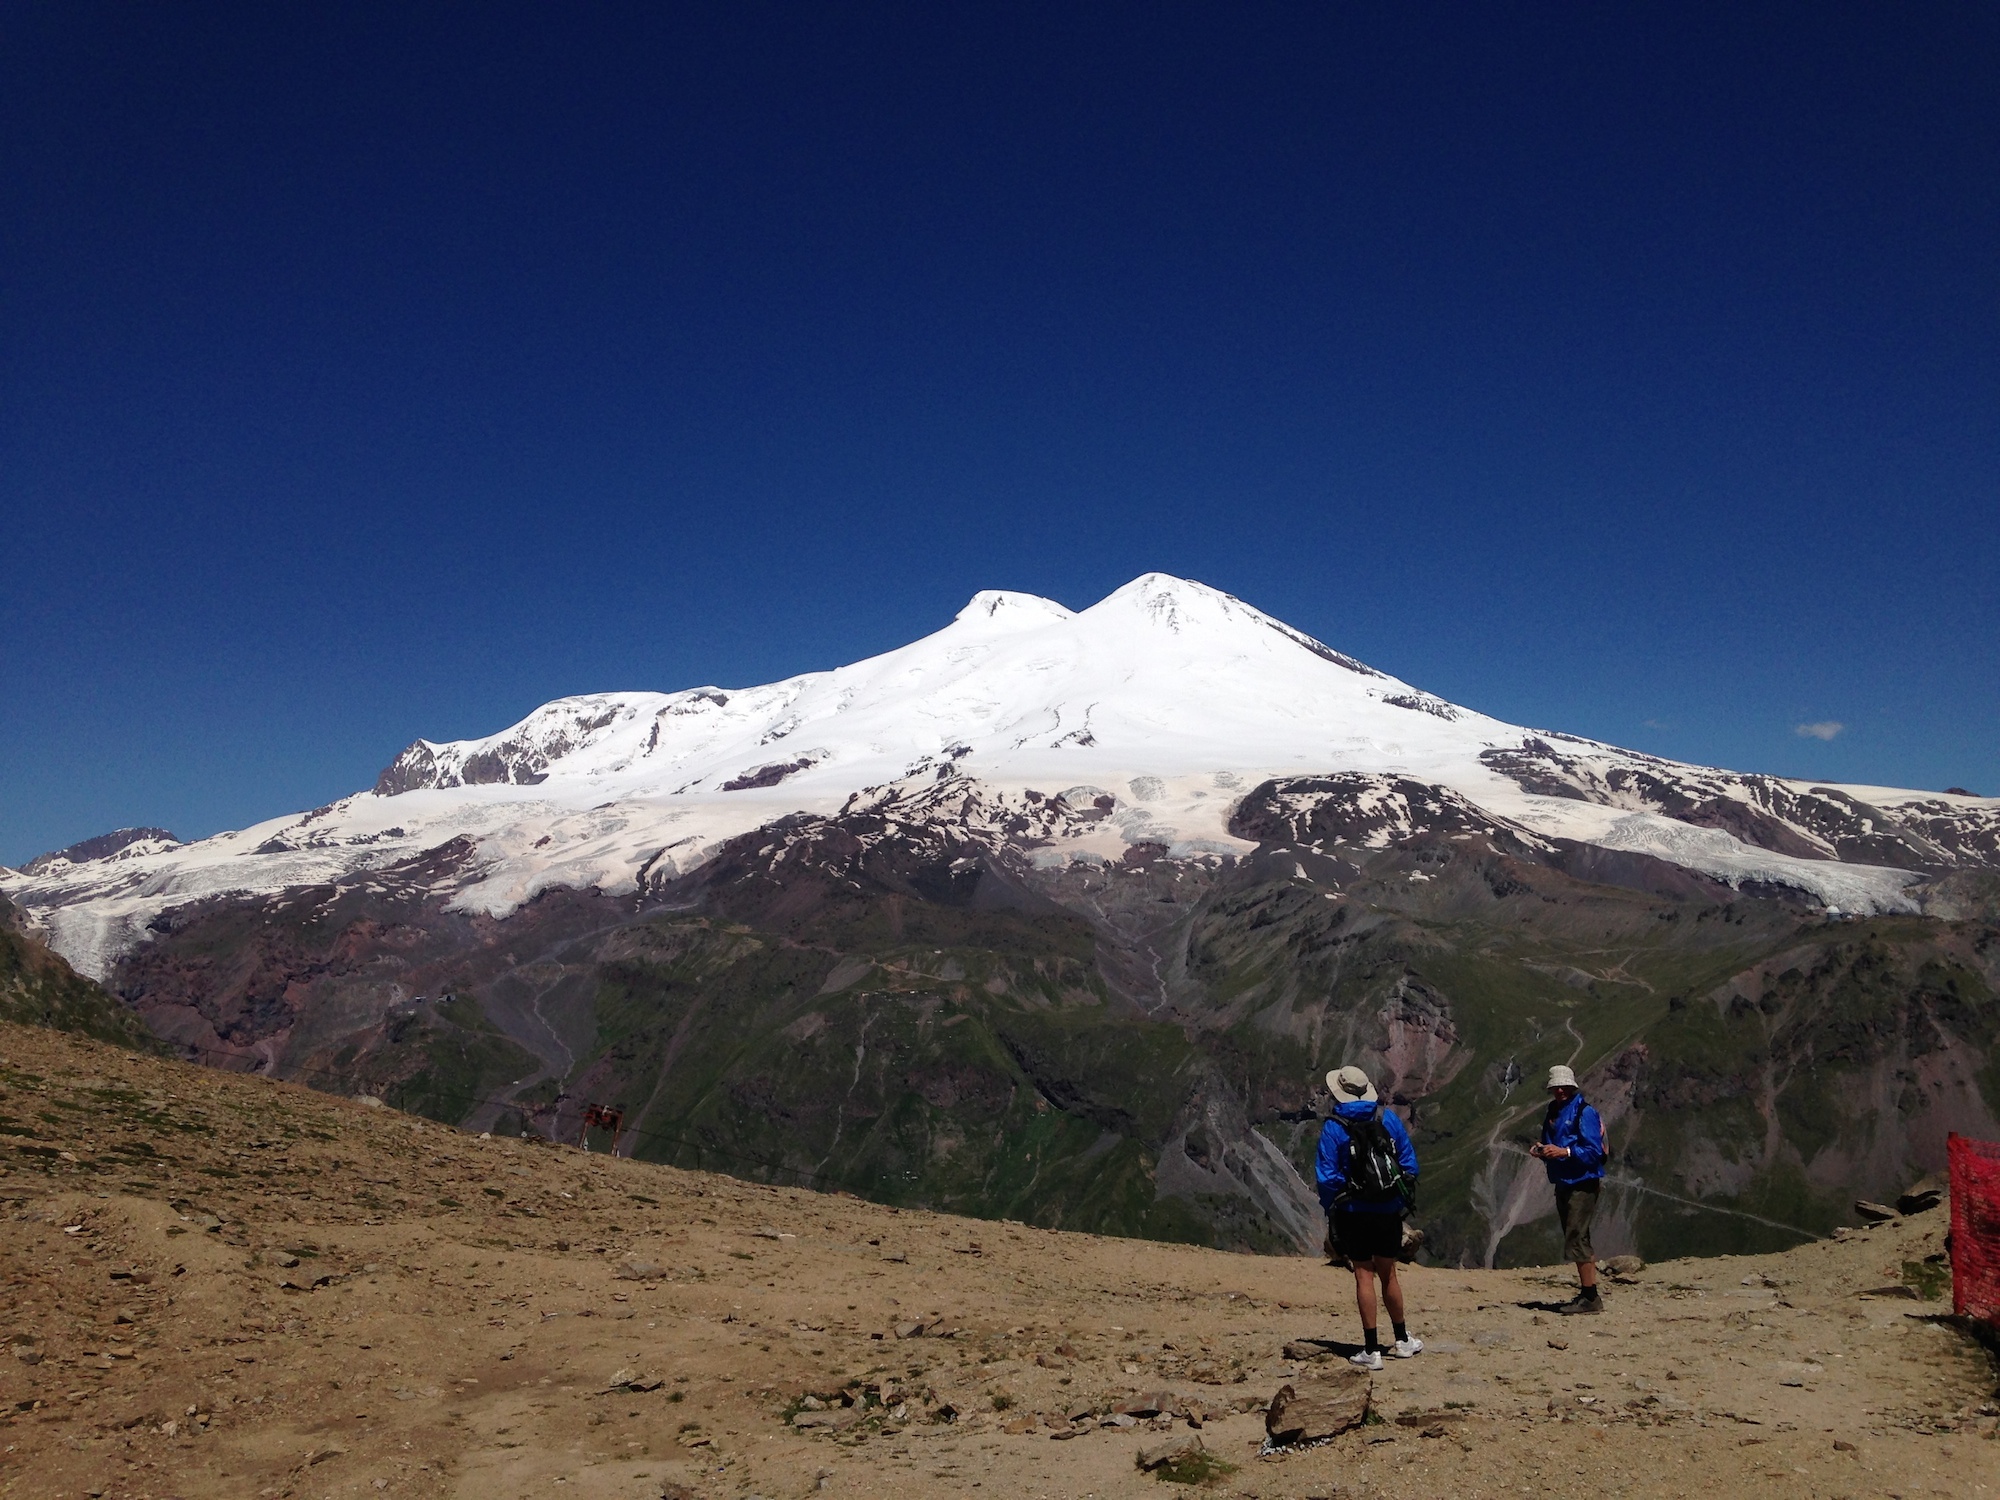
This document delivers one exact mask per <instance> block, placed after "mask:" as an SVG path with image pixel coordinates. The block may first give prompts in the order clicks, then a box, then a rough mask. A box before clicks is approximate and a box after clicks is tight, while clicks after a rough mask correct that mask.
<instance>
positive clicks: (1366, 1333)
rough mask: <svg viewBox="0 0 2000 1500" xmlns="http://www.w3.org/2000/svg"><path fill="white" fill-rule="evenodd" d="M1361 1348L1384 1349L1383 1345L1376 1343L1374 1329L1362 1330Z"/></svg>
mask: <svg viewBox="0 0 2000 1500" xmlns="http://www.w3.org/2000/svg"><path fill="white" fill-rule="evenodd" d="M1361 1347H1362V1348H1363V1349H1380V1348H1381V1347H1382V1346H1381V1344H1379V1343H1377V1342H1376V1339H1375V1330H1374V1329H1372V1328H1364V1329H1362V1330H1361Z"/></svg>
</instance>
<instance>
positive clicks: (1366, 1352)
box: [1347, 1349, 1382, 1370]
mask: <svg viewBox="0 0 2000 1500" xmlns="http://www.w3.org/2000/svg"><path fill="white" fill-rule="evenodd" d="M1347 1362H1348V1363H1349V1364H1350V1365H1353V1366H1354V1367H1355V1368H1356V1369H1358V1370H1379V1369H1381V1368H1382V1351H1381V1350H1380V1349H1358V1350H1356V1351H1355V1352H1354V1353H1352V1354H1350V1355H1348V1356H1347Z"/></svg>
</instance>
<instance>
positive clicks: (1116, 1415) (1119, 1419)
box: [1097, 1411, 1139, 1427]
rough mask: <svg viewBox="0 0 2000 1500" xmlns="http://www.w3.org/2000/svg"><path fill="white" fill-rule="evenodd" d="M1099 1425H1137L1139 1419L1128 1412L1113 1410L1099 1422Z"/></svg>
mask: <svg viewBox="0 0 2000 1500" xmlns="http://www.w3.org/2000/svg"><path fill="white" fill-rule="evenodd" d="M1097 1425H1098V1426H1099V1427H1137V1426H1138V1425H1139V1419H1138V1418H1137V1417H1135V1416H1132V1415H1130V1414H1129V1413H1127V1412H1122V1411H1119V1412H1113V1413H1112V1414H1111V1415H1110V1416H1108V1417H1106V1418H1104V1420H1103V1421H1101V1422H1099V1423H1098V1424H1097Z"/></svg>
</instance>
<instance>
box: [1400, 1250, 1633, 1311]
mask: <svg viewBox="0 0 2000 1500" xmlns="http://www.w3.org/2000/svg"><path fill="white" fill-rule="evenodd" d="M1576 1279H1577V1284H1578V1285H1580V1286H1581V1287H1582V1288H1583V1289H1584V1290H1585V1291H1586V1292H1587V1291H1590V1290H1591V1289H1592V1288H1594V1287H1595V1286H1596V1285H1597V1262H1596V1261H1594V1260H1580V1261H1578V1262H1577V1263H1576ZM1392 1305H1393V1304H1392Z"/></svg>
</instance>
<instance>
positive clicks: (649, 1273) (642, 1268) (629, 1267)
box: [611, 1255, 667, 1281]
mask: <svg viewBox="0 0 2000 1500" xmlns="http://www.w3.org/2000/svg"><path fill="white" fill-rule="evenodd" d="M666 1274H667V1272H666V1268H665V1267H663V1266H656V1265H654V1264H653V1262H651V1261H650V1260H640V1259H639V1258H638V1257H637V1256H631V1255H628V1256H626V1257H625V1259H624V1260H623V1261H621V1262H620V1263H619V1265H618V1269H617V1270H615V1271H613V1272H612V1273H611V1275H612V1277H613V1279H615V1280H618V1281H658V1280H659V1279H660V1278H661V1277H662V1276H664V1275H666Z"/></svg>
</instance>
